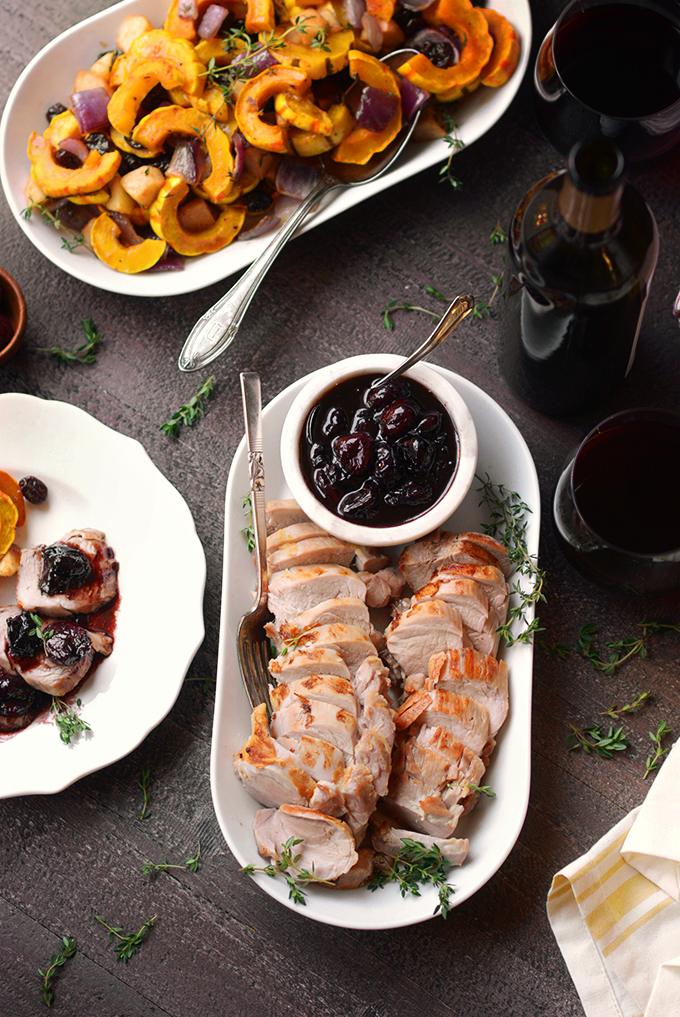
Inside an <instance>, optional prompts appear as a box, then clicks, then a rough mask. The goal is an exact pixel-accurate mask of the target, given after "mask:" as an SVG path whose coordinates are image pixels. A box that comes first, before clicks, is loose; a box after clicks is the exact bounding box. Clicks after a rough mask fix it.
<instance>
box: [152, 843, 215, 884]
mask: <svg viewBox="0 0 680 1017" xmlns="http://www.w3.org/2000/svg"><path fill="white" fill-rule="evenodd" d="M200 861H201V845H200V843H199V845H198V850H197V852H196V854H195V855H193V857H191V858H185V860H184V862H182V863H181V864H175V865H171V864H170V862H168V860H167V858H164V857H162V856H161V860H160V862H147V863H146V864H145V865H142V872H143V873H144V874H145V875H147V876H151V878H152V879H155V878H156V876H158V875H160V873H161V872H167V870H168V869H189V870H190V871H191V872H198V866H199V864H200Z"/></svg>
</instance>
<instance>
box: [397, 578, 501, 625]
mask: <svg viewBox="0 0 680 1017" xmlns="http://www.w3.org/2000/svg"><path fill="white" fill-rule="evenodd" d="M428 600H443V601H445V602H446V603H447V604H450V605H451V607H454V608H455V609H456V610H457V611H458V613H459V614H460V617H461V619H462V621H463V624H464V625H465V627H466V629H471V630H472V631H477V630H480V629H482V628H483V627H484V625H485V624H486V622H487V619H488V617H489V598H488V597H487V595H486V592H485V590H484V587H483V586H480V585H479V583H476V582H475V581H474V580H473V579H458V578H455V577H452V576H446V575H445V576H441V577H440V578H438V579H433V580H432V582H430V583H426V584H425V586H423V587H421V588H420V589H419V590H418V592H417V593H415V594H414V595H413V600H412V603H413V604H422V603H425V602H426V601H428Z"/></svg>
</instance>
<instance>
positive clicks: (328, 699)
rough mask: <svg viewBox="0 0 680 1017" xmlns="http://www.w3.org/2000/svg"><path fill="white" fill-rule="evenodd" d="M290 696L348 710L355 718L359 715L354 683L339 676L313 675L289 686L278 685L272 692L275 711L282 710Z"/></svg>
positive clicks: (290, 683) (289, 683)
mask: <svg viewBox="0 0 680 1017" xmlns="http://www.w3.org/2000/svg"><path fill="white" fill-rule="evenodd" d="M289 696H299V697H301V698H302V699H309V700H312V701H320V702H325V703H329V704H330V705H331V706H335V707H336V708H337V709H338V710H347V712H348V713H351V714H352V715H353V716H354V717H356V715H357V701H356V699H355V698H354V690H353V688H352V683H351V682H349V681H348V680H347V679H346V678H340V677H338V676H337V675H332V674H313V675H309V676H308V677H307V678H299V679H298V680H297V681H294V682H288V684H287V685H278V686H277V687H276V688H275V689H272V691H271V701H272V707H273V709H274V710H280V709H281V708H282V707H283V704H284V703H285V701H286V699H287V698H288V697H289Z"/></svg>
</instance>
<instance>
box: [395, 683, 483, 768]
mask: <svg viewBox="0 0 680 1017" xmlns="http://www.w3.org/2000/svg"><path fill="white" fill-rule="evenodd" d="M395 722H396V725H397V729H400V730H404V729H405V728H407V727H409V726H410V725H411V724H413V723H415V722H418V724H419V725H423V724H424V725H426V726H427V727H443V728H445V729H446V730H447V731H449V732H450V733H451V734H452V735H453V736H454V737H455V738H458V740H459V741H461V742H462V743H463V745H465V746H467V748H469V749H471V750H472V752H474V753H475V754H476V755H482V750H483V749H484V747H485V745H486V744H487V742H488V741H489V737H490V736H489V714H488V711H487V709H486V707H485V706H482V705H481V704H480V703H477V702H476V701H475V700H474V699H470V697H469V696H459V695H457V694H456V693H455V692H446V691H444V690H442V689H433V690H425V689H423V690H422V691H420V692H415V693H414V694H413V695H412V696H410V697H409V699H407V700H406V702H405V703H404V704H402V706H400V707H399V709H398V710H397V713H396V716H395Z"/></svg>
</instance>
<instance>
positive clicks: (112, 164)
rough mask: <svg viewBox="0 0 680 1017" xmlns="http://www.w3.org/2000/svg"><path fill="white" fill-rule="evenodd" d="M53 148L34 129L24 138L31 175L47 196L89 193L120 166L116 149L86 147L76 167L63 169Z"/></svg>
mask: <svg viewBox="0 0 680 1017" xmlns="http://www.w3.org/2000/svg"><path fill="white" fill-rule="evenodd" d="M54 151H55V150H54V148H53V146H52V145H51V144H50V142H49V141H47V140H46V139H45V138H44V137H43V136H42V135H41V134H38V133H37V132H36V131H33V132H32V133H31V136H30V137H29V139H28V158H29V159H30V160H31V169H32V172H33V178H34V180H35V182H36V183H37V185H38V187H39V188H40V189H41V190H42V191H44V193H45V194H46V195H47V196H48V197H49V198H69V197H71V195H73V194H90V193H91V192H92V191H99V190H101V189H102V188H103V187H104V186H105V185H106V184H108V182H109V180H110V179H111V178H112V177H113V176H114V175H115V173H116V171H117V169H118V167H119V166H120V160H121V155H120V152H106V154H105V155H101V153H99V152H97V151H96V149H90V151H89V152H88V154H87V158H86V159H85V162H84V163H83V164H82V166H79V167H78V169H65V168H64V167H63V166H60V165H59V164H58V163H56V162H55V161H54Z"/></svg>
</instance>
